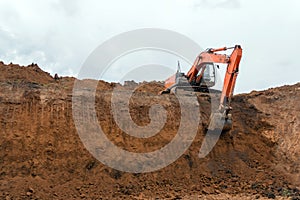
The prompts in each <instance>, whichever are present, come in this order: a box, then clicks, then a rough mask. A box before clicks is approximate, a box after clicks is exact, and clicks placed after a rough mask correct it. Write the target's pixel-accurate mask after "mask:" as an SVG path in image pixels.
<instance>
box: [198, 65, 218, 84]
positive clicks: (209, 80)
mask: <svg viewBox="0 0 300 200" xmlns="http://www.w3.org/2000/svg"><path fill="white" fill-rule="evenodd" d="M204 65H205V69H204V72H203V77H202V80H201V82H200V85H203V86H206V87H208V88H210V87H213V86H215V84H216V82H215V80H216V69H215V66H214V64H213V63H205V64H204Z"/></svg>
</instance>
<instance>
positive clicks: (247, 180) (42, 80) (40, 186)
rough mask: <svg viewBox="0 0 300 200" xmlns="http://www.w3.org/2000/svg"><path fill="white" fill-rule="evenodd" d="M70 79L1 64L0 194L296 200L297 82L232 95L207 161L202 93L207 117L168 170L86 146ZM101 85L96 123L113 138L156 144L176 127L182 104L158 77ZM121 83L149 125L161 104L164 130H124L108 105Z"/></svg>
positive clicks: (144, 148)
mask: <svg viewBox="0 0 300 200" xmlns="http://www.w3.org/2000/svg"><path fill="white" fill-rule="evenodd" d="M74 81H75V78H72V77H61V78H58V79H54V78H53V77H52V76H51V75H50V74H49V73H46V72H44V71H42V70H41V69H40V68H39V67H38V66H37V65H34V64H33V65H30V66H26V67H23V66H19V65H14V64H10V65H6V64H4V63H2V62H1V63H0V113H1V115H0V116H1V118H0V125H1V129H0V131H1V133H0V166H1V167H0V198H1V199H75V198H77V199H80V198H81V199H300V171H299V170H300V145H299V142H300V120H299V118H300V104H299V102H300V101H299V100H300V84H299V83H298V84H295V85H286V86H282V87H278V88H271V89H268V90H265V91H252V92H251V93H248V94H238V95H235V96H234V98H233V100H232V107H233V110H232V116H233V128H232V130H231V131H229V132H226V133H223V134H222V135H221V137H220V139H219V140H218V142H217V144H216V146H215V147H214V148H213V150H212V151H211V152H210V153H209V154H208V155H207V156H206V157H204V158H201V159H200V158H199V157H198V153H199V149H200V147H201V144H202V142H203V138H204V137H205V134H206V128H207V126H208V118H209V115H210V111H211V105H210V103H211V99H210V96H208V95H205V94H198V96H197V98H198V101H199V105H200V109H199V110H200V112H201V123H199V127H198V132H197V135H196V137H195V139H194V141H193V143H192V145H191V146H190V147H189V148H188V150H187V151H186V152H184V154H183V155H182V156H181V157H180V158H179V159H178V160H176V161H175V162H173V163H172V164H170V165H168V166H167V167H165V168H163V169H160V170H157V171H154V172H149V173H128V172H122V171H118V170H115V169H112V168H110V167H108V166H106V165H104V164H102V163H101V162H99V161H98V160H97V159H96V158H94V157H93V156H92V155H91V154H90V153H89V151H88V150H87V149H86V148H85V147H84V145H83V143H82V141H81V140H80V137H79V135H78V133H77V130H76V128H75V124H74V120H73V113H72V92H73V86H74ZM82 82H84V83H85V84H89V83H94V82H95V80H82ZM97 84H98V85H97V91H96V101H95V108H96V112H97V117H98V121H99V124H100V125H101V127H102V129H103V131H104V132H105V134H106V136H107V137H108V138H109V139H110V140H111V141H113V142H114V144H115V145H117V146H119V147H120V148H123V149H125V150H127V151H132V152H151V151H154V150H157V149H160V148H162V147H163V146H165V145H166V144H168V143H169V142H170V141H171V140H172V138H173V137H174V136H175V135H176V133H177V130H178V127H179V124H180V117H178V116H180V106H179V102H178V100H177V99H176V96H175V95H173V94H170V95H158V92H159V91H161V90H162V89H163V86H162V84H161V83H159V82H150V83H146V82H145V83H140V84H137V83H134V82H127V83H126V84H125V85H124V86H123V85H120V84H117V83H107V82H104V81H99V82H98V83H97ZM115 87H118V88H120V89H121V90H123V89H124V90H126V88H132V87H136V88H137V89H136V90H135V92H134V93H133V95H132V98H131V100H130V104H129V106H130V114H131V117H132V119H133V121H134V122H135V123H136V124H138V125H140V126H145V125H147V124H148V123H150V118H149V108H150V107H151V105H154V104H158V103H159V104H160V105H162V106H163V107H164V108H165V109H166V111H167V121H166V124H165V126H164V127H163V129H162V130H161V131H160V132H159V133H158V134H157V135H155V136H153V137H150V138H146V139H143V138H136V137H133V136H130V135H128V134H126V133H124V132H123V131H122V130H121V129H120V128H119V127H118V126H117V124H116V122H115V121H114V118H113V116H112V113H111V102H110V100H111V95H112V94H111V93H112V91H113V89H114V88H115ZM197 112H199V111H197Z"/></svg>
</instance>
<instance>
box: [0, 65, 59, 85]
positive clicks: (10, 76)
mask: <svg viewBox="0 0 300 200" xmlns="http://www.w3.org/2000/svg"><path fill="white" fill-rule="evenodd" d="M0 71H1V74H0V81H2V82H18V81H22V82H31V83H38V84H46V83H50V82H53V77H52V76H51V75H50V74H49V73H47V72H44V71H43V70H41V68H39V66H38V65H37V64H34V63H32V64H31V65H28V66H26V67H25V66H20V65H17V64H13V63H10V64H9V65H5V64H4V63H3V62H1V61H0Z"/></svg>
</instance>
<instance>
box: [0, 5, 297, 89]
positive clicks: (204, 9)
mask: <svg viewBox="0 0 300 200" xmlns="http://www.w3.org/2000/svg"><path fill="white" fill-rule="evenodd" d="M299 9H300V2H299V1H296V0H286V1H281V0H274V1H272V3H270V2H269V1H258V0H253V1H246V0H214V1H208V0H163V1H162V0H151V1H150V0H144V1H139V0H126V1H121V0H112V1H93V0H87V1H79V0H76V1H73V0H72V1H71V0H67V1H59V0H53V1H51V0H48V1H47V0H45V1H33V0H27V1H17V0H2V1H1V2H0V42H1V45H0V60H4V61H5V62H14V63H17V62H18V63H20V64H23V65H27V64H30V63H32V62H35V63H38V64H39V65H41V67H42V68H43V69H44V70H47V71H50V72H51V73H56V72H57V73H59V74H61V75H75V74H77V73H78V70H79V68H80V66H81V65H82V63H83V62H84V60H85V59H86V58H87V56H88V55H89V54H90V53H91V51H92V50H93V49H94V48H96V47H97V46H98V45H100V44H101V43H102V42H103V41H105V40H107V39H109V38H110V37H112V36H114V35H116V34H119V33H122V32H124V31H129V30H132V29H137V28H145V27H154V28H163V29H170V30H173V31H177V32H179V33H182V34H184V35H186V36H188V37H190V38H191V39H193V40H195V41H196V42H198V43H199V44H200V45H201V46H202V47H203V48H206V47H219V46H224V45H234V44H241V45H242V47H243V49H244V56H243V58H242V63H241V67H240V75H239V78H238V82H237V90H236V91H237V92H246V91H250V90H252V89H263V88H267V87H271V86H275V85H281V84H285V83H295V82H297V81H299V75H298V74H299V73H300V68H299V67H298V60H296V59H297V54H298V52H299V50H298V47H299V46H300V44H299V43H300V40H299V38H298V35H300V29H299V24H300V17H299V14H298V10H299ZM175 63H176V61H175ZM175 65H176V64H175ZM174 68H176V66H174Z"/></svg>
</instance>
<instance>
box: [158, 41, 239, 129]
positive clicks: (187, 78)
mask: <svg viewBox="0 0 300 200" xmlns="http://www.w3.org/2000/svg"><path fill="white" fill-rule="evenodd" d="M229 49H233V51H232V53H231V55H230V56H229V55H226V54H219V53H216V52H220V51H226V50H229ZM241 58H242V48H241V46H240V45H235V46H234V47H228V48H227V47H223V48H218V49H213V48H210V49H207V50H205V51H204V52H202V53H200V54H199V55H198V56H197V58H196V60H195V62H194V64H193V66H192V67H191V69H190V70H189V71H188V73H187V74H184V73H181V72H180V66H178V70H177V73H176V74H174V75H173V76H171V77H169V78H168V79H167V80H166V81H165V90H164V91H162V92H161V93H160V94H166V93H170V92H173V93H176V91H177V89H183V90H193V91H198V92H209V88H211V87H213V86H214V85H215V83H216V82H215V79H216V77H215V65H214V64H215V63H224V64H227V70H226V73H225V78H224V84H223V89H222V91H221V98H220V105H219V107H218V109H217V111H215V112H213V113H212V114H211V116H210V125H209V128H208V129H211V130H215V129H221V130H223V131H227V130H230V129H231V127H232V119H231V114H230V111H231V110H232V108H231V106H230V101H231V98H232V95H233V91H234V87H235V83H236V79H237V75H238V72H239V64H240V61H241Z"/></svg>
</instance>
